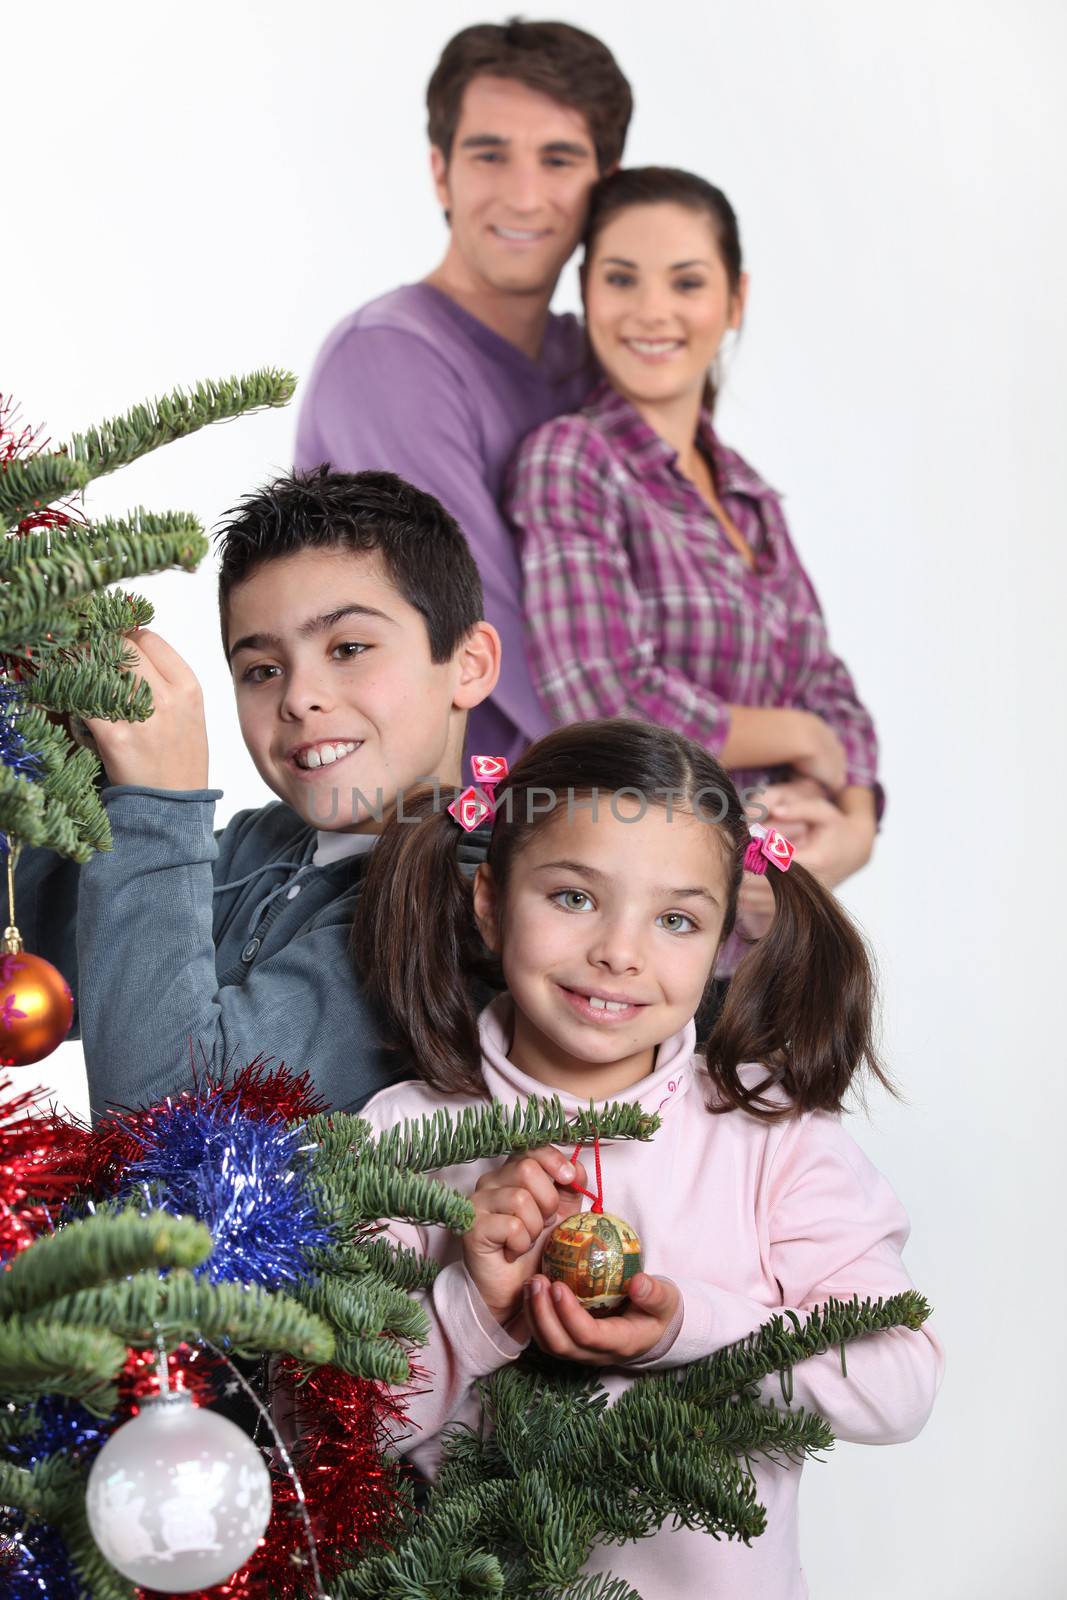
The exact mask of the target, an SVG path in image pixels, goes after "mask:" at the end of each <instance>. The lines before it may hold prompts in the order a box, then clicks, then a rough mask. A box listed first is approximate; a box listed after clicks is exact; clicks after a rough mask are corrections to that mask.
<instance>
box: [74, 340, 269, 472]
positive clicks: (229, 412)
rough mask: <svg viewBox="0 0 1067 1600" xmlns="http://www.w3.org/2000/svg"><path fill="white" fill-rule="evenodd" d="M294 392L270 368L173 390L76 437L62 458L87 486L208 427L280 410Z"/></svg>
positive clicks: (77, 434)
mask: <svg viewBox="0 0 1067 1600" xmlns="http://www.w3.org/2000/svg"><path fill="white" fill-rule="evenodd" d="M295 390H296V379H295V377H294V376H293V374H292V373H291V372H281V371H278V370H277V369H276V368H263V369H261V370H260V371H258V372H251V373H248V374H247V376H245V377H242V378H223V379H219V380H214V379H209V380H207V381H205V382H203V383H198V384H196V385H195V387H194V388H192V389H188V390H187V389H180V388H179V389H174V390H173V391H172V392H171V393H170V394H169V395H164V396H163V397H162V398H161V399H158V400H146V401H145V402H144V403H143V404H141V405H137V406H133V407H132V408H131V409H130V410H129V411H127V412H125V413H124V414H123V415H122V416H119V417H112V418H111V419H110V420H109V421H107V422H102V423H100V424H99V426H98V427H95V428H89V429H87V430H86V432H85V433H76V434H75V435H74V437H73V438H72V439H71V441H70V444H69V446H68V454H69V457H70V459H71V460H72V461H74V462H76V463H77V464H78V465H79V466H81V467H84V468H85V470H86V473H87V481H88V480H91V479H93V478H99V477H101V476H103V474H105V473H108V472H114V471H115V470H116V468H118V467H125V466H128V465H129V463H130V462H131V461H136V460H138V459H139V458H140V457H141V456H143V455H146V454H147V453H148V452H149V451H150V450H156V449H158V448H159V446H160V445H164V444H169V443H170V442H171V441H172V440H174V439H181V438H184V437H185V435H186V434H190V433H196V432H197V431H198V429H200V428H206V427H208V426H209V425H210V424H211V423H213V422H225V421H228V420H231V419H232V418H234V417H240V416H245V415H247V414H248V413H249V412H252V411H261V410H263V409H264V408H266V407H278V406H286V405H288V404H289V401H290V400H291V399H292V398H293V394H294V392H295Z"/></svg>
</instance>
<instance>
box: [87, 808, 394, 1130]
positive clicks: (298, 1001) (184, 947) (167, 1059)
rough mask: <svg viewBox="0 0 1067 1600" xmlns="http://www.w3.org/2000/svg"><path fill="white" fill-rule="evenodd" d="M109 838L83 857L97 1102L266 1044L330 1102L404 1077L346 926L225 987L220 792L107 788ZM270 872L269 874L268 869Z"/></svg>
mask: <svg viewBox="0 0 1067 1600" xmlns="http://www.w3.org/2000/svg"><path fill="white" fill-rule="evenodd" d="M103 798H104V803H105V805H106V807H107V812H108V818H109V820H110V822H111V827H112V831H113V833H114V839H115V848H114V850H113V851H110V852H108V853H106V854H101V855H98V856H95V857H94V858H93V860H92V861H90V862H88V863H87V865H86V866H84V867H83V868H82V881H81V897H80V903H79V910H78V962H79V968H80V977H81V995H80V1000H81V1019H82V1039H83V1041H84V1048H85V1061H86V1071H87V1075H88V1079H89V1095H90V1105H91V1108H92V1111H93V1114H94V1116H99V1115H100V1114H101V1113H102V1112H103V1111H104V1109H105V1108H106V1107H107V1106H109V1105H118V1106H138V1105H144V1104H149V1103H152V1102H155V1101H158V1100H160V1099H161V1098H162V1097H163V1096H165V1095H167V1094H172V1093H174V1091H175V1090H177V1089H182V1088H186V1087H188V1086H189V1084H190V1082H191V1080H192V1076H193V1070H194V1068H195V1069H198V1070H199V1071H203V1070H205V1068H206V1069H210V1070H211V1071H212V1072H215V1073H217V1072H220V1071H221V1070H222V1069H223V1068H224V1067H225V1066H226V1065H227V1063H229V1064H232V1065H236V1066H239V1065H241V1064H242V1063H243V1062H245V1061H246V1060H251V1059H252V1058H253V1057H254V1056H256V1055H257V1054H259V1053H263V1054H266V1055H269V1056H271V1057H273V1058H274V1060H275V1062H278V1063H280V1062H282V1061H284V1062H285V1063H286V1065H287V1066H289V1067H290V1068H292V1069H293V1070H294V1071H296V1072H302V1071H303V1070H304V1069H305V1068H308V1069H309V1070H310V1072H311V1075H312V1078H313V1080H314V1082H315V1085H316V1087H317V1088H318V1089H319V1091H320V1093H322V1094H323V1095H324V1097H325V1098H326V1099H327V1101H328V1102H329V1103H330V1104H331V1105H332V1106H335V1107H344V1108H346V1109H358V1107H359V1106H360V1105H361V1104H362V1102H363V1100H364V1099H365V1098H366V1097H367V1095H369V1094H371V1093H373V1091H374V1090H376V1089H379V1088H381V1087H382V1085H383V1084H384V1083H387V1082H388V1081H390V1079H391V1078H393V1077H396V1076H397V1072H398V1067H397V1065H396V1064H394V1063H392V1061H391V1059H390V1058H389V1057H388V1055H387V1054H386V1052H385V1051H384V1049H383V1047H382V1045H381V1042H380V1031H379V1028H378V1025H377V1024H376V1022H375V1019H374V1018H373V1016H372V1015H371V1014H370V1012H369V1009H368V1007H367V1006H366V1003H365V1001H364V1000H363V997H362V995H361V994H360V991H359V988H358V985H357V983H356V980H355V978H354V976H353V975H352V969H351V963H350V961H349V957H348V948H347V947H348V931H349V930H348V928H347V926H346V925H345V924H344V923H343V921H342V922H338V923H335V924H331V925H323V926H319V927H312V928H311V929H310V930H309V931H308V932H306V933H304V934H302V935H301V936H300V937H298V938H296V939H294V940H292V941H291V942H290V943H289V944H288V945H286V946H285V947H284V948H283V949H281V950H279V951H278V952H277V953H275V954H274V955H272V956H270V957H268V958H266V959H263V960H261V961H259V962H258V963H257V964H256V965H255V966H254V967H253V968H252V969H251V970H250V972H249V975H248V977H247V978H246V979H245V981H244V983H239V984H226V985H225V986H222V987H220V985H219V982H218V977H217V974H216V965H215V944H214V938H213V928H212V891H213V888H214V879H213V866H214V864H215V862H216V859H217V856H218V849H219V847H218V844H217V842H216V840H215V837H214V835H213V833H212V818H213V813H214V803H215V799H216V798H217V791H213V790H193V791H189V792H180V793H179V792H170V793H167V792H163V791H159V790H152V789H145V788H115V789H107V790H105V791H104V796H103ZM265 881H274V880H265Z"/></svg>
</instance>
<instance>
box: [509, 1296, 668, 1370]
mask: <svg viewBox="0 0 1067 1600" xmlns="http://www.w3.org/2000/svg"><path fill="white" fill-rule="evenodd" d="M628 1287H629V1301H628V1302H627V1304H626V1305H625V1306H624V1308H623V1309H622V1311H620V1312H618V1313H617V1314H616V1315H615V1316H612V1317H593V1316H590V1314H589V1312H588V1311H586V1310H585V1309H584V1307H583V1306H581V1305H579V1303H578V1300H577V1297H576V1296H575V1294H574V1293H573V1291H572V1290H570V1289H568V1288H567V1286H566V1284H563V1283H550V1282H549V1280H548V1279H547V1278H545V1277H542V1276H541V1275H538V1276H536V1277H532V1278H531V1279H530V1282H529V1285H528V1287H527V1290H526V1315H527V1317H528V1319H529V1322H530V1327H531V1329H532V1330H533V1336H534V1338H535V1339H536V1340H537V1343H538V1344H539V1345H540V1346H541V1349H542V1350H544V1351H546V1352H547V1353H548V1354H549V1355H552V1356H558V1357H560V1359H561V1360H563V1361H580V1362H582V1363H583V1364H584V1365H585V1366H588V1367H617V1366H619V1365H620V1364H622V1363H625V1362H627V1361H638V1360H640V1358H641V1357H642V1356H646V1355H647V1354H648V1352H649V1351H650V1350H652V1349H654V1348H655V1346H656V1345H658V1344H659V1343H660V1342H661V1341H662V1340H663V1339H665V1338H666V1336H667V1332H668V1330H669V1328H670V1325H671V1323H672V1322H673V1321H674V1318H675V1316H676V1315H677V1313H678V1311H679V1308H680V1305H681V1296H680V1295H679V1293H678V1290H677V1289H676V1288H675V1286H674V1284H673V1283H670V1282H668V1280H667V1279H666V1278H653V1277H652V1276H651V1275H650V1274H649V1273H647V1272H639V1273H638V1274H637V1276H636V1277H634V1278H631V1280H630V1283H629V1286H628Z"/></svg>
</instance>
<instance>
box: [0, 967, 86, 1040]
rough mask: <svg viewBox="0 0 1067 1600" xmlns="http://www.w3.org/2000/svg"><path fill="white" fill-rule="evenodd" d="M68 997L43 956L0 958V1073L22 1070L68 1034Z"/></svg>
mask: <svg viewBox="0 0 1067 1600" xmlns="http://www.w3.org/2000/svg"><path fill="white" fill-rule="evenodd" d="M73 1020H74V996H73V995H72V994H71V992H70V989H69V988H68V987H67V981H66V979H65V978H64V976H63V974H62V973H61V972H58V971H57V970H56V968H55V967H54V966H53V965H52V963H51V962H50V961H46V960H45V959H44V957H43V956H34V955H30V953H29V951H28V950H15V951H6V952H0V1067H28V1066H30V1065H31V1064H32V1063H33V1062H34V1061H41V1060H43V1059H44V1057H45V1056H48V1055H51V1054H52V1051H53V1050H54V1049H55V1048H56V1046H57V1045H60V1044H62V1043H63V1040H64V1039H65V1038H66V1037H67V1034H68V1033H69V1032H70V1025H71V1023H72V1022H73Z"/></svg>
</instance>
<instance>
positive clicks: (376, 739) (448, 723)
mask: <svg viewBox="0 0 1067 1600" xmlns="http://www.w3.org/2000/svg"><path fill="white" fill-rule="evenodd" d="M219 537H220V554H221V566H220V572H219V608H220V615H221V622H222V636H223V645H224V648H225V650H226V653H227V658H228V660H229V662H230V664H231V668H232V672H233V682H234V692H235V696H236V701H237V712H238V718H239V721H240V725H241V732H242V734H243V736H244V739H245V743H246V745H247V747H248V750H249V752H250V754H251V756H252V759H253V761H254V762H255V765H256V768H257V770H258V771H259V773H260V776H261V777H262V778H263V780H264V782H265V783H266V784H267V785H268V786H269V787H270V788H271V789H272V790H273V791H274V793H275V794H276V795H278V797H279V800H280V801H281V804H276V803H275V804H270V805H267V806H264V807H262V808H260V809H258V810H254V811H243V812H241V813H239V814H238V815H237V816H236V817H234V818H233V820H232V821H231V822H230V824H229V826H228V827H226V828H225V829H223V830H222V832H221V833H220V834H218V835H213V833H212V818H213V813H214V806H215V801H216V800H217V799H219V798H220V794H221V791H219V790H217V789H209V788H207V757H208V751H207V733H206V728H205V723H204V712H203V700H202V696H201V692H200V685H199V683H198V682H197V680H196V677H195V675H194V673H193V672H192V670H191V669H190V668H189V667H188V666H187V665H186V663H185V662H184V661H183V660H182V659H181V657H180V656H179V655H178V654H177V653H176V652H175V651H174V650H173V649H171V647H170V646H169V645H168V644H166V643H165V641H164V640H163V639H161V638H160V637H159V635H158V634H155V633H152V632H151V631H149V630H147V629H142V630H141V631H140V632H138V633H137V634H136V635H134V636H133V637H132V639H131V643H132V644H133V646H134V647H135V648H136V650H137V653H138V656H139V662H138V665H137V668H136V669H135V670H136V671H137V673H138V674H139V675H140V676H141V677H143V678H145V679H146V680H147V682H148V683H149V684H150V686H151V689H152V695H153V701H154V705H155V711H154V713H153V715H152V716H151V717H150V718H149V719H148V721H147V722H144V723H109V722H100V721H94V722H92V723H91V724H90V728H91V731H92V734H93V736H94V738H95V740H96V743H97V747H98V750H99V753H100V756H101V759H102V761H103V763H104V767H105V769H106V773H107V779H108V783H109V785H110V786H109V787H107V788H105V789H104V790H103V793H102V798H103V801H104V804H105V806H106V807H107V812H108V817H109V820H110V822H111V827H112V830H113V833H114V849H113V851H111V852H105V853H102V854H100V855H98V856H96V857H94V858H93V859H92V860H91V861H90V862H89V863H88V864H87V865H86V866H84V867H82V868H80V869H79V868H77V867H75V866H74V865H73V864H72V863H70V862H68V861H64V860H62V859H61V858H59V857H57V856H55V855H52V854H51V853H50V852H47V851H43V850H34V851H26V852H24V855H23V858H22V860H21V861H20V864H19V872H18V879H19V883H18V897H19V913H20V923H21V926H22V931H23V934H24V936H25V938H26V944H27V947H28V948H29V949H32V950H35V951H37V952H39V953H40V954H41V955H44V956H46V957H48V959H50V960H52V961H54V962H55V963H56V965H57V966H59V967H60V969H61V970H62V971H63V972H64V973H65V975H66V976H67V978H68V980H69V981H70V983H71V986H72V988H73V989H74V992H75V995H76V999H77V1006H78V1011H77V1019H78V1021H79V1023H80V1028H81V1036H82V1040H83V1042H84V1049H85V1060H86V1070H87V1074H88V1079H89V1093H90V1103H91V1106H92V1110H93V1114H94V1116H96V1115H99V1114H100V1113H101V1112H102V1111H103V1110H104V1109H105V1108H106V1107H107V1106H108V1105H119V1106H136V1105H142V1104H149V1103H152V1102H155V1101H158V1100H159V1099H161V1098H162V1097H163V1096H165V1095H166V1094H168V1093H172V1092H174V1090H175V1089H176V1088H181V1087H184V1086H185V1085H186V1084H187V1083H188V1081H189V1079H190V1075H191V1069H192V1067H193V1066H203V1065H204V1064H205V1063H206V1064H207V1066H208V1067H209V1068H210V1070H211V1071H212V1072H219V1071H220V1070H221V1069H222V1068H223V1066H224V1065H225V1064H226V1063H228V1062H231V1061H232V1062H234V1063H235V1064H238V1065H240V1064H241V1063H242V1062H244V1061H246V1060H250V1059H251V1058H252V1057H254V1056H255V1055H257V1054H259V1053H263V1054H265V1055H268V1056H271V1057H273V1058H274V1060H275V1061H283V1060H284V1061H285V1062H286V1064H287V1065H288V1066H289V1067H291V1068H292V1069H294V1070H295V1071H298V1072H299V1071H303V1069H304V1068H305V1067H306V1068H308V1069H310V1072H311V1075H312V1078H313V1080H314V1083H315V1086H316V1088H317V1089H318V1090H319V1092H320V1093H321V1094H322V1095H323V1096H324V1098H325V1099H326V1101H327V1102H328V1103H329V1104H330V1105H331V1106H332V1107H337V1108H341V1109H351V1110H354V1109H358V1107H359V1106H360V1105H362V1103H363V1101H364V1100H365V1099H366V1098H367V1097H368V1096H369V1095H371V1094H373V1093H374V1092H375V1091H376V1090H377V1089H379V1088H381V1087H382V1086H383V1084H385V1083H388V1082H391V1081H392V1080H393V1079H395V1078H397V1077H398V1076H403V1074H404V1066H403V1063H402V1061H400V1060H399V1059H398V1058H396V1057H395V1056H391V1055H390V1054H389V1053H388V1052H387V1051H386V1050H385V1049H384V1048H383V1045H382V1042H381V1039H380V1037H379V1030H378V1026H377V1023H376V1020H375V1018H374V1016H373V1015H372V1014H371V1013H370V1010H369V1008H368V1007H367V1005H366V1002H365V1001H364V1000H363V998H362V996H361V994H360V992H359V988H358V985H357V983H356V981H355V980H354V978H353V976H352V968H351V962H350V959H349V955H348V942H349V932H350V929H351V925H352V919H353V917H354V916H357V915H358V901H359V892H360V885H361V881H362V876H363V870H364V867H365V865H366V851H367V850H368V849H369V848H370V847H371V846H372V845H373V843H374V839H375V837H376V833H377V831H378V830H380V828H381V826H382V825H383V819H384V817H385V816H386V815H387V814H388V812H389V808H390V807H391V806H392V805H393V804H394V802H399V803H400V804H402V802H403V795H404V792H405V790H410V789H412V788H414V787H417V786H419V785H420V783H421V784H423V785H425V784H426V783H427V782H428V781H432V780H435V779H436V780H438V781H439V782H440V783H442V784H445V785H450V784H459V783H460V782H461V781H462V780H461V771H460V763H461V759H462V752H463V743H464V733H465V725H466V720H467V714H468V712H469V711H470V710H471V709H472V707H474V706H476V705H477V704H479V703H480V702H481V701H482V700H483V699H484V698H485V696H486V695H487V694H489V693H490V692H491V690H492V688H493V686H494V684H495V683H496V681H497V676H498V674H499V670H500V640H499V637H498V635H497V633H496V630H495V629H494V628H493V627H491V626H490V625H489V624H488V623H486V622H484V621H483V620H482V593H481V585H480V582H479V579H478V572H477V568H476V567H475V565H474V561H473V559H472V557H471V554H470V551H469V549H468V548H467V544H466V541H465V540H464V538H463V535H462V533H461V532H460V530H459V528H458V527H457V525H456V523H455V522H454V521H453V519H452V518H451V517H450V516H448V514H447V513H446V512H445V511H444V510H443V508H442V507H441V506H440V505H439V504H438V502H437V501H436V500H434V499H433V498H432V496H430V495H428V494H423V493H422V492H420V491H419V490H417V489H413V488H412V487H411V485H410V484H407V483H404V482H403V481H402V480H401V479H399V478H396V477H394V476H393V475H392V474H391V473H385V472H363V473H358V474H355V475H341V474H337V475H334V476H329V475H327V474H326V473H325V472H317V473H312V474H308V475H306V476H304V475H300V474H294V475H292V476H290V477H288V478H283V479H280V480H279V481H278V482H276V483H274V484H272V485H270V486H269V487H268V488H266V489H263V490H260V491H259V492H257V493H255V494H252V495H250V496H248V497H247V499H246V500H245V501H243V502H242V504H241V505H240V506H239V507H238V508H237V510H236V512H235V513H231V515H230V520H229V521H228V522H227V523H226V524H225V525H224V526H223V528H222V529H221V530H220V535H219ZM479 753H485V754H497V753H498V752H496V751H486V752H479ZM485 837H486V836H485V835H484V834H483V835H482V836H481V837H480V838H479V837H478V836H476V835H473V834H472V835H470V836H468V837H466V838H465V839H464V840H462V841H460V842H459V850H460V859H461V861H462V862H463V863H464V865H465V867H466V868H467V869H468V870H470V871H472V872H473V870H474V867H475V865H476V864H477V862H478V861H479V860H480V859H482V857H483V856H484V849H485ZM75 924H76V927H77V951H76V955H75V950H74V941H73V928H74V926H75Z"/></svg>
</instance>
